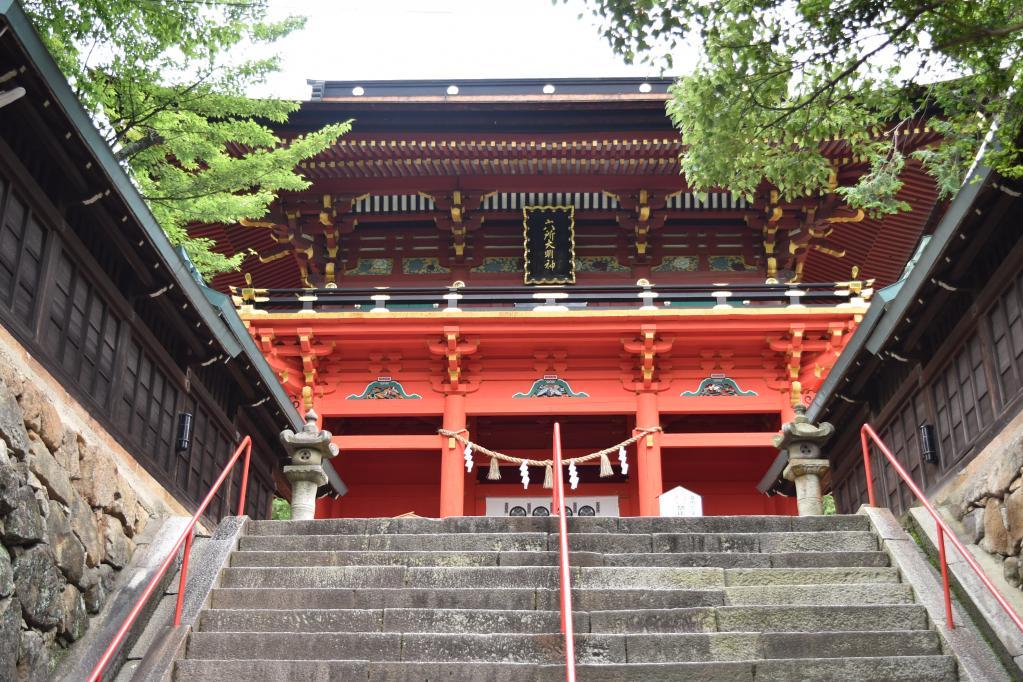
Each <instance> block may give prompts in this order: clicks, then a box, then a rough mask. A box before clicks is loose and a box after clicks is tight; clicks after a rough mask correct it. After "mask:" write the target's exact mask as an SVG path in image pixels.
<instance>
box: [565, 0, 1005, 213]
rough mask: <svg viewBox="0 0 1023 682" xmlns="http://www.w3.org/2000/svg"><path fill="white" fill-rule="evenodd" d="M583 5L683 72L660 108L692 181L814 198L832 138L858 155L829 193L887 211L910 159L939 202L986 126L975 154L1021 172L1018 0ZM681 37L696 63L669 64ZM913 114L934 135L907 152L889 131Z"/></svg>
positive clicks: (620, 1) (623, 38) (645, 54)
mask: <svg viewBox="0 0 1023 682" xmlns="http://www.w3.org/2000/svg"><path fill="white" fill-rule="evenodd" d="M557 1H558V0H555V2H557ZM587 1H588V3H589V6H590V9H591V10H592V11H593V13H594V14H595V15H596V16H597V17H598V18H599V20H600V21H601V25H602V29H601V30H602V32H603V34H604V36H605V37H606V38H607V39H608V40H609V41H610V43H611V45H612V47H613V48H614V49H615V50H616V51H617V52H618V53H620V54H621V55H623V56H624V57H625V59H626V60H627V61H629V62H632V61H634V60H637V59H639V60H642V61H645V62H648V63H651V64H653V65H661V66H663V67H664V68H668V69H671V68H674V67H675V66H679V67H681V68H680V70H681V71H683V72H686V73H687V75H684V76H682V77H681V78H679V80H678V81H677V83H676V84H675V85H674V86H673V88H672V89H671V98H670V100H669V102H668V114H669V116H670V117H671V119H672V121H673V122H674V123H675V125H676V126H677V127H678V128H679V130H680V131H681V133H682V135H683V139H684V140H685V142H686V143H687V145H688V146H687V149H686V151H685V152H684V154H683V156H682V169H683V172H684V173H685V175H686V178H687V180H688V181H689V182H690V183H691V184H693V185H694V186H695V187H696V188H697V189H698V190H704V191H705V190H707V189H709V188H711V187H715V186H718V187H728V188H730V189H731V190H733V191H736V192H739V193H742V194H744V195H746V196H751V195H752V193H753V191H754V190H755V189H756V188H757V186H758V185H759V184H760V183H761V181H763V180H766V181H767V182H769V183H771V184H772V185H774V186H775V187H776V188H777V189H778V190H779V191H780V192H781V194H782V195H783V196H784V197H785V198H786V199H792V198H795V197H798V196H802V195H809V194H814V193H817V192H820V191H822V190H824V189H825V188H826V187H827V183H828V178H829V174H830V172H831V169H830V167H829V165H828V163H827V160H826V159H825V158H823V156H822V155H821V154H820V152H819V146H818V143H819V142H820V141H822V140H828V139H834V138H838V139H843V140H848V141H849V142H850V144H851V145H852V151H853V154H854V155H856V156H858V157H863V158H865V159H866V160H867V161H868V162H869V170H868V172H867V173H865V174H864V175H863V176H862V177H861V178H860V180H859V182H858V184H856V185H854V186H852V187H845V188H841V189H840V190H839V191H840V192H842V193H843V194H844V196H845V199H846V201H847V202H848V203H849V204H850V205H852V206H853V207H855V208H863V209H865V210H866V211H867V212H868V213H870V214H872V215H874V216H880V215H885V214H889V213H893V212H896V211H900V210H905V209H907V208H908V206H906V205H905V204H904V203H902V202H900V201H898V199H897V198H896V193H897V192H898V190H899V189H900V188H901V183H900V182H899V179H898V175H899V171H901V169H902V168H903V166H904V164H905V162H906V158H907V156H908V155H909V154H912V155H914V156H916V157H917V158H918V159H920V160H921V161H922V162H923V163H924V164H925V166H926V167H927V168H928V169H929V170H930V171H931V173H932V174H933V175H934V176H935V177H936V178H937V181H938V185H939V188H940V191H941V193H942V195H943V196H945V197H947V196H951V195H952V194H954V193H955V191H956V190H957V189H958V188H959V187H960V185H961V184H962V182H963V180H964V179H965V174H966V172H967V171H968V168H969V165H970V163H971V162H972V161H973V159H974V157H975V153H976V151H977V150H978V149H979V148H980V144H981V142H982V140H983V139H984V137H985V136H986V135H987V134H988V131H989V130H991V128H992V126H993V125H997V126H998V131H999V132H998V133H997V136H996V137H997V139H996V141H995V142H996V143H995V144H991V145H989V146H988V150H989V151H988V153H987V158H986V161H987V162H988V163H990V164H993V166H994V167H995V168H996V169H997V170H999V171H1000V172H1002V173H1003V174H1005V175H1007V176H1010V177H1020V176H1021V175H1023V163H1021V159H1020V148H1019V147H1018V146H1017V142H1018V138H1017V135H1018V134H1019V131H1020V128H1021V123H1023V2H1020V0H943V1H942V0H936V1H934V2H917V1H915V0H835V1H830V0H587ZM682 46H688V47H690V48H692V49H695V50H696V51H697V53H698V54H699V57H698V59H697V61H696V63H695V64H684V65H683V64H673V61H672V54H673V53H676V52H678V51H679V48H680V47H682ZM921 121H925V122H927V123H928V124H929V125H931V126H932V127H934V128H937V129H938V130H940V131H941V132H942V133H943V134H944V141H943V143H941V144H940V145H937V146H934V147H931V148H928V149H925V150H918V151H916V152H912V151H910V150H906V149H905V148H904V146H903V144H901V143H902V141H903V140H904V138H902V137H900V135H899V133H900V132H903V133H904V132H905V131H906V130H907V129H909V128H912V127H914V126H917V125H919V124H920V122H921Z"/></svg>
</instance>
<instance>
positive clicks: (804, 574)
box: [724, 567, 900, 590]
mask: <svg viewBox="0 0 1023 682" xmlns="http://www.w3.org/2000/svg"><path fill="white" fill-rule="evenodd" d="M724 573H725V585H726V586H727V587H737V586H743V587H746V586H762V585H833V586H834V589H836V590H842V589H845V586H847V585H849V584H855V583H897V582H899V581H900V579H899V572H898V571H897V570H896V569H894V568H891V567H887V568H869V567H866V568H858V567H848V568H846V567H840V568H744V569H726V570H725V572H724Z"/></svg>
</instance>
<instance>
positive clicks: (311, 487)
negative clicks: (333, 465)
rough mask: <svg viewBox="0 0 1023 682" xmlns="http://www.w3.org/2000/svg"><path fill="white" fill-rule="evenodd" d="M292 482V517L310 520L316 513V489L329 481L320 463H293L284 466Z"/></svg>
mask: <svg viewBox="0 0 1023 682" xmlns="http://www.w3.org/2000/svg"><path fill="white" fill-rule="evenodd" d="M284 475H285V476H286V477H287V478H288V481H289V482H290V483H291V519H292V521H308V520H310V519H312V518H313V517H314V516H315V515H316V489H317V488H319V487H320V486H321V485H325V484H326V483H327V474H325V473H323V467H322V466H321V465H319V464H291V465H289V466H286V467H284Z"/></svg>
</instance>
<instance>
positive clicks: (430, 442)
mask: <svg viewBox="0 0 1023 682" xmlns="http://www.w3.org/2000/svg"><path fill="white" fill-rule="evenodd" d="M333 441H334V444H335V445H337V447H338V449H340V450H341V452H342V454H343V453H344V452H345V451H346V450H362V451H367V450H368V451H375V452H381V451H384V450H431V451H439V450H440V445H441V440H440V436H438V435H436V434H430V435H425V436H388V435H380V436H334V438H333Z"/></svg>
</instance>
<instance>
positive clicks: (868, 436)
mask: <svg viewBox="0 0 1023 682" xmlns="http://www.w3.org/2000/svg"><path fill="white" fill-rule="evenodd" d="M870 441H873V442H874V444H875V445H876V446H877V448H878V450H880V451H881V454H883V455H884V456H885V458H886V459H887V460H888V463H889V464H891V466H892V468H893V469H895V471H896V473H898V474H899V477H900V478H902V481H903V482H904V483H905V484H906V486H907V487H908V488H909V489H910V490H911V491H912V492H913V495H915V496H916V499H917V500H919V502H920V504H922V505H923V507H924V509H926V510H927V513H929V514H930V515H931V518H932V519H934V523H935V525H936V526H937V527H938V554H939V558H940V561H941V583H942V588H943V589H944V592H945V595H944V596H945V621H946V623H947V625H948V627H949V629H952V628H954V627H955V622H954V621H953V620H952V592H951V590H950V589H949V583H948V562H947V561H946V559H945V537H946V536H948V539H949V541H950V542H951V543H952V545H953V546H954V547H955V548H956V549H957V550H958V551H959V555H960V556H961V557H963V559H964V560H965V561H966V563H967V564H969V566H970V568H972V569H973V572H974V573H976V574H977V577H978V578H980V581H981V582H982V583H984V587H986V588H987V589H988V592H990V593H991V596H993V597H994V598H995V601H997V602H998V603H999V604H1000V605H1001V607H1002V608H1003V609H1004V610H1005V613H1006V615H1008V616H1009V618H1010V619H1011V620H1012V622H1013V623H1015V624H1016V627H1017V628H1019V630H1020V632H1023V620H1021V619H1020V617H1019V615H1018V614H1017V613H1016V612H1015V611H1014V610H1013V608H1012V606H1010V605H1009V602H1007V601H1006V600H1005V597H1003V596H1002V595H1001V593H1000V592H999V591H998V589H997V588H996V587H995V586H994V585H993V584H992V583H991V581H990V580H988V577H987V576H986V575H984V570H983V569H982V568H981V567H980V565H979V564H978V563H977V562H976V560H975V559H974V558H973V555H972V554H970V552H969V551H967V549H966V547H964V546H963V543H962V542H960V541H959V538H957V537H956V535H955V533H953V532H952V529H951V528H949V526H948V524H947V523H945V521H944V519H942V518H941V516H939V515H938V512H937V511H936V510H935V509H934V507H933V506H932V505H931V503H930V502H929V501H928V500H927V498H926V497H925V496H924V494H923V492H922V491H921V490H920V488H918V487H917V485H916V484H915V483H914V482H913V479H912V478H911V477H910V475H909V474H908V473H907V472H906V470H905V469H903V468H902V465H901V464H899V462H898V461H897V460H896V459H895V455H893V454H892V451H891V450H889V449H888V446H886V445H885V444H884V441H882V440H881V438H880V437H879V436H878V435H877V433H876V432H875V431H874V429H873V428H871V426H870V424H864V425H863V427H862V428H861V429H860V442H861V443H862V445H863V468H864V470H865V472H866V475H867V499H868V500H869V501H870V506H871V507H876V506H877V503H876V498H875V497H874V482H873V480H872V479H873V476H872V475H871V471H870Z"/></svg>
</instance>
